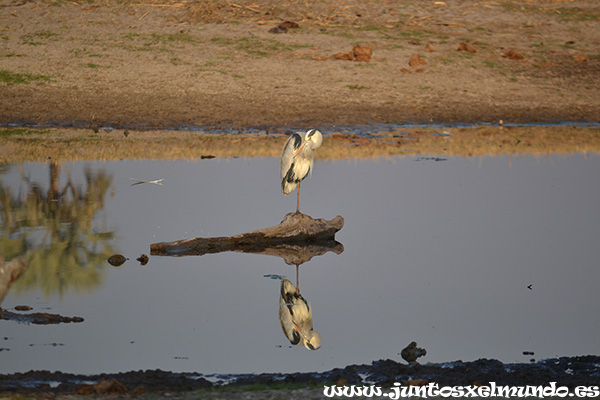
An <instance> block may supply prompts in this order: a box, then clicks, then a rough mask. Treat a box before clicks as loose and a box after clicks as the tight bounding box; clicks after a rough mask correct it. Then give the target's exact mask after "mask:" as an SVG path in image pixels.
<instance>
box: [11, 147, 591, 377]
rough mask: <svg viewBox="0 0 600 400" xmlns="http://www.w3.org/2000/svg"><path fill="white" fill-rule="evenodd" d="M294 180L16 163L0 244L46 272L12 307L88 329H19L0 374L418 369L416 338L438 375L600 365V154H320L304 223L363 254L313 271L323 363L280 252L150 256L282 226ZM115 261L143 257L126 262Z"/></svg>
mask: <svg viewBox="0 0 600 400" xmlns="http://www.w3.org/2000/svg"><path fill="white" fill-rule="evenodd" d="M436 160H437V161H436ZM278 166H279V160H278V159H276V158H238V159H219V158H217V159H212V160H192V161H150V160H142V161H130V160H124V161H113V162H68V163H62V164H59V165H51V164H50V163H24V164H19V165H16V164H9V165H5V166H4V167H3V169H2V171H1V175H0V179H1V182H0V186H1V188H0V189H1V190H2V192H1V194H2V196H3V219H2V221H1V222H2V225H1V226H0V235H1V236H0V237H1V238H2V242H1V249H0V250H1V253H2V254H4V255H5V256H6V258H7V259H10V258H12V257H13V256H15V255H17V254H19V253H23V254H25V256H26V257H27V259H28V261H29V263H30V268H29V270H28V271H27V272H26V274H25V275H24V276H23V277H22V278H21V279H20V280H19V281H18V282H17V284H16V285H15V286H14V287H13V288H11V290H10V291H9V293H8V295H7V296H6V298H5V299H4V301H3V303H2V307H4V308H6V309H8V310H13V309H14V307H15V306H17V305H22V304H25V305H29V306H31V307H33V311H42V312H51V313H59V314H62V315H67V316H80V317H83V318H84V319H85V321H84V322H82V323H71V324H60V325H43V326H42V325H28V324H19V323H16V322H14V321H0V348H2V350H3V351H1V352H0V373H10V372H24V371H28V370H31V369H47V370H51V371H54V370H60V371H63V372H79V373H97V372H117V371H129V370H140V369H155V368H160V369H163V370H170V371H196V372H201V373H206V374H210V373H247V372H254V373H261V372H295V371H324V370H328V369H331V368H335V367H343V366H345V365H348V364H353V363H370V362H371V361H373V360H377V359H382V358H392V359H395V360H400V356H399V354H398V353H399V352H400V351H401V350H402V348H403V347H405V346H406V345H407V344H409V343H410V342H411V341H416V342H418V344H419V346H422V347H425V348H426V349H427V356H426V357H424V358H422V359H421V360H422V362H444V361H453V360H458V359H461V360H465V361H467V360H475V359H478V358H483V357H485V358H496V359H499V360H501V361H503V362H528V361H529V359H530V358H532V356H531V355H524V354H523V351H528V352H529V351H531V352H534V353H535V355H534V356H533V358H536V359H542V358H549V357H556V356H574V355H583V354H590V353H592V354H594V353H595V354H597V352H598V339H597V337H598V335H597V334H598V331H599V328H600V318H599V317H600V291H599V290H598V282H600V270H599V269H598V259H600V248H599V246H598V243H597V241H598V237H600V213H599V212H598V204H599V203H600V183H599V181H598V171H600V157H598V156H597V155H587V156H585V155H583V154H575V155H571V156H561V155H552V156H548V157H544V158H535V157H532V156H522V157H518V158H514V157H513V158H511V157H509V156H499V157H482V158H476V157H472V158H462V157H448V158H445V159H444V158H437V159H432V158H426V157H422V156H413V157H411V156H408V157H397V158H391V159H374V160H364V161H335V162H331V161H328V162H325V161H318V160H317V162H316V163H315V169H314V173H313V176H312V177H310V178H308V179H307V180H306V181H305V182H304V183H303V185H302V191H301V193H302V196H301V204H300V206H301V210H302V211H303V212H305V213H307V214H309V215H311V216H313V217H315V218H327V219H331V218H333V217H335V216H336V215H341V216H343V217H344V219H345V226H344V228H343V229H342V230H341V231H340V232H339V233H338V234H337V236H336V239H337V240H338V241H339V242H341V243H342V244H343V246H344V252H343V253H341V254H339V255H336V254H334V253H327V254H326V255H323V256H319V257H315V258H313V259H312V260H311V261H310V262H308V263H306V264H303V265H301V266H300V290H301V293H302V294H303V295H304V297H306V299H307V300H309V301H310V303H311V305H312V307H313V314H314V315H313V317H314V327H315V329H316V330H317V331H318V332H319V333H320V335H321V337H322V347H321V348H320V349H318V350H316V351H309V350H307V349H305V348H304V347H300V346H291V345H290V344H289V342H288V341H287V339H286V338H285V336H284V335H283V332H282V331H281V328H280V326H279V320H278V309H279V304H278V302H279V284H280V281H279V280H277V279H273V277H272V276H275V277H276V276H278V275H280V276H288V277H289V278H290V279H291V280H292V281H295V268H294V267H291V266H288V265H286V264H285V263H284V262H283V260H282V259H280V258H276V257H271V256H264V255H252V254H241V253H221V254H211V255H204V256H187V257H166V256H165V257H159V256H150V261H149V263H148V264H147V265H146V266H141V265H140V264H139V263H138V262H137V261H135V258H136V257H138V256H139V255H140V254H142V253H145V254H148V255H150V244H151V243H154V242H161V241H172V240H178V239H184V238H192V237H209V236H227V235H233V234H238V233H242V232H247V231H251V230H255V229H259V228H263V227H267V226H271V225H275V224H277V223H279V222H280V221H281V219H282V218H283V216H284V215H285V214H286V213H287V212H291V211H294V210H295V201H296V198H295V193H294V194H292V195H290V196H287V197H284V196H283V195H281V194H280V188H279V181H278V179H279V176H278V175H279V171H278ZM52 177H54V180H52ZM131 178H135V179H141V180H155V179H164V181H162V183H163V185H162V186H161V185H155V184H140V185H133V186H132V185H131V184H132V183H133V181H132V180H131ZM51 182H54V184H55V185H54V186H52V185H51ZM36 188H37V189H36ZM51 188H54V190H50V189H51ZM36 190H37V193H38V194H37V195H34V194H33V193H34V192H35V191H36ZM53 196H54V197H56V198H53ZM6 199H12V203H11V204H10V206H8V204H9V203H7V202H6V201H7V200H6ZM28 199H29V200H28ZM9 208H10V211H9V210H8V209H9ZM9 214H10V215H11V216H12V217H11V218H12V219H9V218H8V217H7V216H8V215H9ZM113 253H122V254H124V255H125V256H127V257H129V260H128V261H127V262H126V263H125V264H123V265H122V266H120V267H112V266H110V265H109V264H108V263H107V262H106V259H107V258H108V256H109V255H111V254H113Z"/></svg>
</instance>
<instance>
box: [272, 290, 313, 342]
mask: <svg viewBox="0 0 600 400" xmlns="http://www.w3.org/2000/svg"><path fill="white" fill-rule="evenodd" d="M279 322H281V328H282V329H283V333H284V334H285V336H286V337H287V338H288V340H289V341H290V343H291V344H295V345H299V344H300V343H302V344H304V346H305V347H306V348H307V349H309V350H316V349H318V348H319V347H321V335H319V333H318V332H317V331H315V330H314V329H313V323H312V310H311V308H310V305H309V304H308V303H307V302H306V300H305V299H304V297H302V295H301V294H300V293H299V292H298V290H296V288H295V287H294V284H293V283H292V282H290V281H289V280H288V279H286V278H283V279H282V280H281V293H280V297H279Z"/></svg>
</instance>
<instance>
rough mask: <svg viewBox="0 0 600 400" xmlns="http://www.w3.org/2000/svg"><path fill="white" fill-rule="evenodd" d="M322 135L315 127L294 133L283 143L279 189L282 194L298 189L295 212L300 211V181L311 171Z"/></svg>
mask: <svg viewBox="0 0 600 400" xmlns="http://www.w3.org/2000/svg"><path fill="white" fill-rule="evenodd" d="M322 142H323V136H322V135H321V132H319V131H318V130H316V129H311V130H309V131H307V132H306V133H304V134H302V133H294V134H293V135H292V136H290V138H289V139H288V140H287V141H286V142H285V144H284V145H283V150H282V152H281V160H280V167H281V168H280V176H281V191H282V192H283V194H284V195H288V194H290V193H291V192H292V191H293V190H294V189H297V190H298V201H297V207H296V212H297V213H299V212H300V182H302V180H303V179H304V178H306V176H307V175H308V174H309V173H311V171H312V168H313V161H314V150H315V149H316V148H318V147H320V146H321V143H322Z"/></svg>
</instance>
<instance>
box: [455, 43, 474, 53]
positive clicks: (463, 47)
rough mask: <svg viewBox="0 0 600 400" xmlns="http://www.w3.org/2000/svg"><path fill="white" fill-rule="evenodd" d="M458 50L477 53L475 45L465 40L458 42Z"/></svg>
mask: <svg viewBox="0 0 600 400" xmlns="http://www.w3.org/2000/svg"><path fill="white" fill-rule="evenodd" d="M458 51H466V52H469V53H477V49H476V48H475V47H473V46H471V45H470V44H468V43H465V42H460V43H459V44H458Z"/></svg>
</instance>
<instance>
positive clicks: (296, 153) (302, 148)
mask: <svg viewBox="0 0 600 400" xmlns="http://www.w3.org/2000/svg"><path fill="white" fill-rule="evenodd" d="M305 147H306V143H304V144H303V145H302V146H300V148H299V149H298V150H297V151H296V152H295V153H294V157H296V156H297V155H298V154H300V153H301V152H302V150H304V148H305Z"/></svg>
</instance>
